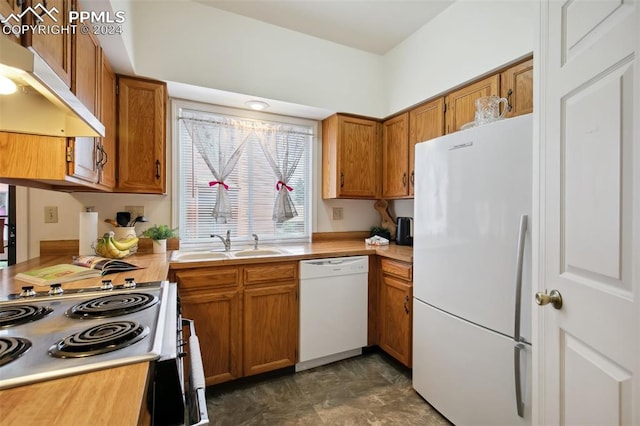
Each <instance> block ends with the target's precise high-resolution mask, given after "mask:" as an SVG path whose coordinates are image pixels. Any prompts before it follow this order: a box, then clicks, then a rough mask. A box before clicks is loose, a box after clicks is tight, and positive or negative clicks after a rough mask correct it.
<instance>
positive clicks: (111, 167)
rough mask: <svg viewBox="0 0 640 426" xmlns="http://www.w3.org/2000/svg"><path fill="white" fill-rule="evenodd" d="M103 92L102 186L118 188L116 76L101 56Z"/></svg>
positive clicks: (101, 116)
mask: <svg viewBox="0 0 640 426" xmlns="http://www.w3.org/2000/svg"><path fill="white" fill-rule="evenodd" d="M100 65H101V67H102V72H101V74H102V79H101V80H102V90H101V94H100V99H101V103H102V105H101V107H100V121H102V124H104V129H105V130H104V131H105V135H104V138H102V139H101V141H100V147H101V150H102V152H101V157H100V158H99V160H100V168H99V169H100V177H99V181H100V183H101V184H103V185H105V186H107V187H108V188H114V187H115V186H116V76H115V74H114V73H113V71H112V70H111V66H110V65H109V61H108V60H107V57H106V56H105V55H104V54H102V55H101V63H100Z"/></svg>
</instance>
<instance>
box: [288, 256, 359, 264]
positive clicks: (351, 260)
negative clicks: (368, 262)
mask: <svg viewBox="0 0 640 426" xmlns="http://www.w3.org/2000/svg"><path fill="white" fill-rule="evenodd" d="M360 261H362V257H360V256H353V257H337V258H331V259H317V260H302V261H300V264H301V265H314V266H335V265H349V264H352V263H355V262H360Z"/></svg>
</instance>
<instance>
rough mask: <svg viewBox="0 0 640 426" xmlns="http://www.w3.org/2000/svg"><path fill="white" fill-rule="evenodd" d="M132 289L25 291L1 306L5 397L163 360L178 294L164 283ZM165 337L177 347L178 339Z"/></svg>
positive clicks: (0, 372)
mask: <svg viewBox="0 0 640 426" xmlns="http://www.w3.org/2000/svg"><path fill="white" fill-rule="evenodd" d="M131 285H132V284H131V283H127V286H128V287H126V288H125V287H124V285H123V286H115V287H113V286H110V285H108V283H105V285H104V288H105V290H101V289H100V288H94V289H90V290H82V291H76V292H71V291H68V292H61V291H60V289H61V287H59V286H56V287H52V289H51V290H50V291H46V290H49V289H48V288H47V289H46V290H45V292H42V293H35V294H33V293H34V292H33V290H32V289H29V288H26V289H23V292H22V296H21V295H10V296H9V297H5V298H4V299H0V389H6V388H11V387H15V386H20V385H25V384H28V383H34V382H39V381H44V380H50V379H54V378H59V377H64V376H69V375H74V374H79V373H85V372H89V371H94V370H99V369H103V368H112V367H116V366H120V365H125V364H131V363H136V362H142V361H152V360H155V359H158V358H159V357H160V356H161V354H162V350H163V347H162V346H163V333H165V329H167V327H165V324H164V323H165V320H166V319H167V309H168V307H170V306H176V305H177V300H176V293H175V289H173V290H174V291H170V286H171V284H169V283H168V282H164V281H158V282H151V283H144V284H137V285H136V286H135V287H131ZM173 286H174V287H175V284H173ZM49 293H51V294H49ZM175 310H176V308H173V312H174V314H173V316H174V318H173V327H175V324H176V321H177V318H176V314H175ZM169 329H171V328H170V327H169ZM167 337H168V338H169V339H173V342H174V344H175V341H176V336H175V334H174V335H173V337H171V336H167Z"/></svg>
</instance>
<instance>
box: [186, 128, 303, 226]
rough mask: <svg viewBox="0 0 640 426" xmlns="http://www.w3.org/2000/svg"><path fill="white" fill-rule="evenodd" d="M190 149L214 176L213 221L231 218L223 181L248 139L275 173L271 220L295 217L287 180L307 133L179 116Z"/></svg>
mask: <svg viewBox="0 0 640 426" xmlns="http://www.w3.org/2000/svg"><path fill="white" fill-rule="evenodd" d="M181 118H182V121H183V123H184V126H185V128H186V129H187V132H188V133H189V135H190V136H191V139H192V141H193V144H194V146H195V147H196V150H197V151H198V153H199V154H200V155H201V156H202V158H203V160H204V161H205V163H206V164H207V167H208V168H209V170H210V171H211V173H212V174H213V176H214V179H215V180H213V181H211V182H209V185H210V186H216V187H217V188H216V190H217V194H216V202H215V205H214V208H213V212H212V215H213V217H214V219H215V220H216V222H218V223H227V219H231V214H232V211H231V203H230V201H229V197H228V195H227V190H228V189H229V184H228V183H227V182H226V181H225V179H227V178H228V177H229V175H230V174H231V172H232V171H233V169H234V167H235V166H236V164H237V163H238V160H239V159H240V157H241V155H242V152H243V149H244V147H245V145H246V144H247V142H248V141H249V140H253V139H256V141H257V142H258V143H259V144H260V147H261V148H262V152H263V153H264V155H265V158H266V159H267V162H268V163H269V165H270V166H271V169H272V170H273V173H274V174H275V179H274V185H275V187H276V190H277V194H276V199H275V201H274V205H273V215H272V218H273V220H274V221H275V222H276V223H282V222H285V221H287V220H289V219H292V218H294V217H296V216H297V215H298V212H297V211H296V208H295V206H294V203H293V201H292V199H291V195H290V192H291V191H294V189H295V188H293V186H292V185H290V182H289V180H290V179H291V177H292V176H293V174H294V172H295V171H296V168H297V167H298V164H299V163H300V160H301V159H302V158H303V155H304V153H305V150H306V148H307V145H308V143H309V138H310V136H311V132H310V131H309V130H307V129H297V128H293V127H291V126H282V125H276V124H270V123H264V122H257V121H253V120H238V119H233V118H229V117H219V119H216V120H202V119H198V118H193V117H181Z"/></svg>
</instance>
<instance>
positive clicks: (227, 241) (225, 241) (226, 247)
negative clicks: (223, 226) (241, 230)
mask: <svg viewBox="0 0 640 426" xmlns="http://www.w3.org/2000/svg"><path fill="white" fill-rule="evenodd" d="M211 237H212V238H213V237H218V238H220V240H221V241H222V243H223V244H224V251H231V231H229V230H228V229H227V238H223V237H222V235H218V234H211Z"/></svg>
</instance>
